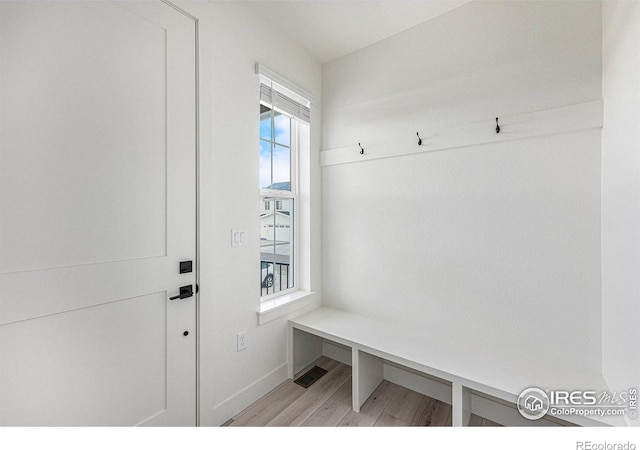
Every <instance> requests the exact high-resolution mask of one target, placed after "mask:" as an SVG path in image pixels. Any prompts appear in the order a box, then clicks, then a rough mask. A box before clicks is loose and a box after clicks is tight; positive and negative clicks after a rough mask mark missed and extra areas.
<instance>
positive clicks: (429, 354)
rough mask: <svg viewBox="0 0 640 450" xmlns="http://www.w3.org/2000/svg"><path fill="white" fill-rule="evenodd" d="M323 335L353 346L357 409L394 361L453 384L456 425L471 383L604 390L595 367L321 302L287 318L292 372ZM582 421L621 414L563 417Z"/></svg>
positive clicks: (614, 420) (612, 422) (496, 390)
mask: <svg viewBox="0 0 640 450" xmlns="http://www.w3.org/2000/svg"><path fill="white" fill-rule="evenodd" d="M322 339H324V340H328V341H331V342H335V343H337V344H340V345H343V346H346V347H350V348H351V351H352V382H353V386H352V387H353V390H352V393H353V394H352V395H353V409H354V410H355V411H359V410H360V407H361V406H362V404H363V403H364V402H365V401H366V400H367V398H368V397H369V396H370V395H371V393H372V392H373V391H374V390H375V388H376V387H377V386H378V384H379V383H380V382H381V381H382V376H383V375H382V372H383V369H382V367H383V363H384V361H390V362H392V363H395V364H399V365H402V366H405V367H408V368H410V369H413V370H415V371H418V372H421V373H424V374H426V375H428V376H432V377H437V378H439V379H441V380H444V381H445V382H448V383H450V384H451V387H452V402H451V405H452V413H453V425H454V426H463V425H466V424H468V419H469V416H470V414H471V405H470V402H471V400H470V398H471V391H476V392H479V393H482V394H486V395H489V396H491V397H495V398H498V399H501V400H503V401H507V402H509V403H513V404H515V402H516V401H517V398H518V395H519V394H520V393H521V392H522V391H523V390H524V389H526V388H528V387H540V388H542V389H545V388H548V389H567V390H596V391H607V390H608V388H607V385H606V383H605V381H604V379H603V378H602V376H600V375H598V374H589V373H584V372H579V371H572V370H570V369H567V368H559V367H556V366H553V365H545V364H542V363H541V362H539V361H533V360H528V359H527V358H525V357H514V356H511V355H510V356H509V357H508V359H507V358H506V357H505V356H504V355H500V354H499V350H498V351H497V352H491V351H487V350H486V349H484V348H483V349H481V350H480V349H478V348H476V347H474V346H473V345H469V344H467V345H465V344H464V343H461V342H460V341H457V340H456V339H455V336H447V335H444V336H440V335H438V336H434V332H433V331H431V330H423V331H416V330H409V329H407V328H405V327H399V326H394V325H392V324H389V323H386V322H382V321H378V320H374V319H371V318H368V317H364V316H361V315H358V314H353V313H349V312H345V311H341V310H338V309H333V308H327V307H320V308H318V309H315V310H313V311H310V312H308V313H305V314H303V315H301V316H299V317H296V318H294V319H291V320H289V361H290V364H289V376H290V377H291V378H293V376H294V374H295V373H296V372H297V371H299V370H301V369H302V368H303V367H305V366H306V365H307V364H309V363H310V362H311V361H313V360H314V359H315V358H317V357H319V356H320V355H321V354H322ZM561 419H562V420H564V421H570V422H572V423H575V424H577V425H584V426H597V425H600V426H601V425H609V426H624V425H625V422H624V419H622V418H620V417H602V418H596V417H582V416H571V418H567V417H564V416H563V417H561Z"/></svg>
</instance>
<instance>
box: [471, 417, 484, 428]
mask: <svg viewBox="0 0 640 450" xmlns="http://www.w3.org/2000/svg"><path fill="white" fill-rule="evenodd" d="M469 426H470V427H481V426H482V417H480V416H476V415H475V414H471V418H470V419H469Z"/></svg>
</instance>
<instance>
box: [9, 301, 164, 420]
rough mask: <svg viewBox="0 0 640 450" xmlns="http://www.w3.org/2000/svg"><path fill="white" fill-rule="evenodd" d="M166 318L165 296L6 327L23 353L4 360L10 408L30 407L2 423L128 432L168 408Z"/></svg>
mask: <svg viewBox="0 0 640 450" xmlns="http://www.w3.org/2000/svg"><path fill="white" fill-rule="evenodd" d="M166 313H167V311H166V295H165V293H164V292H161V293H156V294H150V295H145V296H143V297H138V298H132V299H127V300H122V301H119V302H112V303H107V304H103V305H98V306H93V307H90V308H82V309H78V310H75V311H70V312H67V313H64V314H54V315H51V316H47V317H44V318H40V319H35V320H25V321H21V322H16V323H13V324H10V325H6V326H3V327H0V341H1V342H2V343H3V346H5V345H6V346H7V347H8V348H14V349H18V348H19V349H20V351H19V352H16V351H10V352H7V354H6V355H5V357H4V358H3V365H2V367H3V372H4V371H5V370H6V374H3V383H8V385H9V386H12V389H11V390H8V391H7V392H6V394H5V396H4V398H3V404H7V403H8V404H10V405H15V404H22V405H23V406H22V407H20V408H16V409H13V411H12V412H11V414H8V416H7V417H4V419H5V421H4V423H3V425H14V424H24V423H30V424H34V425H44V426H46V425H75V424H76V423H77V420H78V419H77V415H78V414H82V415H83V416H85V417H86V419H85V420H83V425H119V426H124V425H130V424H135V423H138V422H141V421H143V420H144V419H146V418H148V417H150V416H152V415H154V414H157V413H159V412H161V411H163V410H164V409H166V403H167V402H166V377H165V370H164V367H165V364H166V355H167V352H166V343H165V328H166ZM113 324H117V325H118V326H117V329H114V327H113ZM113 381H117V382H113ZM97 385H99V387H100V388H99V389H96V387H97ZM42 386H49V387H51V389H48V390H46V391H42V390H41V389H39V388H40V387H42ZM5 402H7V403H5ZM52 405H55V406H53V407H52Z"/></svg>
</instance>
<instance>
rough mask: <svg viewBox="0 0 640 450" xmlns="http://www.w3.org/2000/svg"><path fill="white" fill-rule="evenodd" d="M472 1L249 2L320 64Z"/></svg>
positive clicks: (246, 0) (312, 0)
mask: <svg viewBox="0 0 640 450" xmlns="http://www.w3.org/2000/svg"><path fill="white" fill-rule="evenodd" d="M469 1H470V0H377V1H376V0H297V1H292V0H279V1H269V0H264V1H260V0H245V1H244V3H245V4H246V5H247V7H248V8H249V9H250V10H252V11H253V12H254V13H255V14H256V15H258V16H260V17H262V18H263V19H265V20H266V21H268V22H270V23H271V24H273V26H275V27H276V28H279V29H280V30H281V31H282V32H284V33H285V34H287V35H289V37H290V38H291V39H293V40H295V41H297V42H298V43H299V44H300V45H301V46H302V47H304V48H306V49H307V51H309V52H310V53H311V54H312V55H314V56H315V58H316V59H317V60H318V61H320V62H321V63H326V62H329V61H332V60H334V59H337V58H340V57H342V56H345V55H347V54H349V53H351V52H354V51H356V50H359V49H361V48H364V47H367V46H369V45H371V44H373V43H375V42H378V41H380V40H382V39H385V38H387V37H389V36H392V35H394V34H397V33H400V32H402V31H404V30H407V29H409V28H412V27H414V26H416V25H419V24H421V23H423V22H426V21H427V20H429V19H432V18H434V17H436V16H439V15H441V14H444V13H446V12H447V11H450V10H452V9H454V8H457V7H458V6H460V5H462V4H464V3H468V2H469Z"/></svg>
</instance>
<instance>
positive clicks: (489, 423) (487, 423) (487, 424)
mask: <svg viewBox="0 0 640 450" xmlns="http://www.w3.org/2000/svg"><path fill="white" fill-rule="evenodd" d="M482 426H483V427H501V426H502V425H500V424H499V423H496V422H492V421H491V420H489V419H482Z"/></svg>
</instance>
